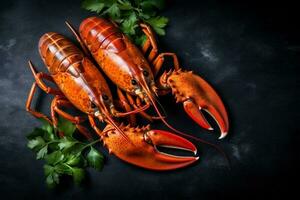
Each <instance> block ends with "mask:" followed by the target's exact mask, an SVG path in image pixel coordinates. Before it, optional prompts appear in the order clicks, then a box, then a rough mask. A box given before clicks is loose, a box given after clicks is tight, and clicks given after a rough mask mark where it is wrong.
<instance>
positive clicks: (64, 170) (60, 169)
mask: <svg viewBox="0 0 300 200" xmlns="http://www.w3.org/2000/svg"><path fill="white" fill-rule="evenodd" d="M54 168H55V171H56V172H57V173H59V174H67V175H70V176H72V175H73V169H72V167H70V166H68V165H67V164H65V163H61V164H58V165H56V166H55V167H54Z"/></svg>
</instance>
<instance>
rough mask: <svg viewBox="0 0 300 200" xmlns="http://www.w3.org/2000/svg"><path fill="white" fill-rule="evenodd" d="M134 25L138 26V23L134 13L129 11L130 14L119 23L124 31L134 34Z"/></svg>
mask: <svg viewBox="0 0 300 200" xmlns="http://www.w3.org/2000/svg"><path fill="white" fill-rule="evenodd" d="M136 27H138V25H137V17H136V14H135V13H131V15H130V16H129V17H128V18H127V19H125V20H124V21H123V23H122V25H121V29H122V30H123V31H124V33H125V34H129V35H134V34H135V29H136Z"/></svg>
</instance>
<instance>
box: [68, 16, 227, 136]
mask: <svg viewBox="0 0 300 200" xmlns="http://www.w3.org/2000/svg"><path fill="white" fill-rule="evenodd" d="M67 25H68V26H69V28H70V29H71V30H72V32H73V33H74V34H75V36H76V38H77V39H78V40H79V42H80V44H81V45H82V46H83V48H86V47H87V48H88V49H89V51H90V52H91V54H92V56H93V58H94V59H95V60H96V62H97V63H98V65H99V66H100V67H101V69H102V71H103V72H104V73H105V74H106V75H107V76H108V77H109V78H110V80H111V81H112V82H113V83H114V84H116V85H117V86H118V88H120V89H121V90H123V91H124V92H126V96H127V97H128V98H127V99H125V98H122V99H123V101H126V100H128V101H129V103H130V104H131V105H133V106H134V107H137V105H140V101H144V102H145V103H146V104H151V105H152V106H153V107H154V109H155V110H156V112H157V114H158V115H159V118H160V119H161V120H162V121H163V122H164V123H165V124H166V125H167V126H168V127H169V128H170V129H172V130H174V131H175V132H177V133H179V134H182V133H181V132H179V131H177V130H175V129H174V128H173V127H171V125H169V124H168V123H167V121H166V120H165V118H164V117H163V116H162V114H161V112H160V111H159V109H158V106H157V103H156V102H157V100H156V98H155V97H156V96H158V95H160V94H162V95H163V94H167V93H168V92H170V91H172V93H173V94H174V95H175V98H176V102H178V103H179V102H182V103H183V106H184V110H185V111H186V113H187V114H188V115H189V116H190V117H191V118H192V119H193V120H194V121H195V122H196V123H198V124H199V125H200V126H201V127H203V128H205V129H207V130H213V128H212V126H211V125H210V124H209V122H208V121H207V120H206V118H205V117H204V115H203V114H202V113H201V110H204V111H206V112H207V113H208V114H210V115H211V116H212V117H213V118H214V119H215V121H216V122H217V124H218V126H219V128H220V130H221V136H220V137H219V139H222V138H224V137H225V136H226V135H227V133H228V128H229V123H228V116H227V112H226V109H225V106H224V104H223V102H222V100H221V98H220V97H219V96H218V94H217V93H216V92H215V90H214V89H213V88H212V87H211V86H210V85H209V84H208V83H207V82H206V81H205V80H204V79H202V78H201V77H200V76H198V75H196V74H194V73H193V72H191V71H189V72H188V71H183V70H182V69H181V68H180V67H179V62H178V58H177V56H176V54H174V53H169V52H167V53H160V54H158V48H157V42H156V40H155V36H154V34H153V32H152V30H151V28H150V27H149V26H148V25H147V24H143V23H141V24H140V27H141V29H142V31H143V32H144V33H145V35H146V36H147V40H146V42H145V43H144V45H143V47H142V51H140V49H139V48H137V47H136V46H135V45H134V44H133V43H132V42H131V41H130V40H129V38H128V37H127V36H126V35H125V34H123V33H121V32H120V31H119V29H118V27H117V25H116V24H114V23H112V22H110V21H108V20H106V19H103V18H98V17H90V18H87V19H85V20H84V21H83V22H82V23H81V25H80V28H79V33H80V35H78V33H77V32H76V31H75V30H74V28H73V27H72V26H71V25H70V24H69V23H67ZM148 51H149V52H150V53H149V55H148V57H147V59H146V57H145V56H144V55H143V54H146V53H147V52H148ZM167 56H169V57H171V58H173V63H174V68H175V69H174V70H170V71H169V72H166V71H165V72H163V74H162V75H161V76H160V77H157V76H158V72H159V71H160V69H161V67H162V66H163V63H164V58H165V57H167ZM155 79H156V80H157V81H155ZM120 93H121V91H119V94H120ZM132 95H133V96H137V97H139V98H137V100H136V102H133V100H132ZM119 96H121V97H122V96H123V95H119ZM146 116H147V115H146ZM148 118H149V117H148ZM183 135H186V134H183Z"/></svg>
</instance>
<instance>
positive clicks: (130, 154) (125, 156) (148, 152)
mask: <svg viewBox="0 0 300 200" xmlns="http://www.w3.org/2000/svg"><path fill="white" fill-rule="evenodd" d="M120 128H121V129H122V130H123V131H124V133H125V134H126V135H127V136H128V138H129V139H130V141H131V143H129V142H128V141H126V140H125V139H124V138H123V137H122V136H121V135H120V134H119V133H118V132H117V131H116V130H115V129H112V127H110V125H108V126H107V127H106V128H105V130H104V132H106V131H107V130H109V131H108V132H107V133H106V135H105V136H104V137H103V142H104V144H105V146H106V147H107V148H108V149H109V152H110V153H113V154H115V155H116V156H117V157H118V158H120V159H121V160H123V161H126V162H128V163H131V164H133V165H137V166H140V167H143V168H146V169H150V170H160V171H162V170H173V169H178V168H182V167H185V166H187V165H190V164H192V163H194V162H195V161H197V160H198V159H199V157H195V156H175V155H171V154H167V153H163V152H160V151H159V150H158V149H157V147H158V146H162V147H165V148H175V149H181V150H186V151H191V152H193V153H194V155H196V153H197V149H196V147H195V146H194V145H193V144H192V143H191V142H189V141H188V140H186V139H184V138H182V137H180V136H177V135H174V134H172V133H169V132H167V131H162V130H150V126H145V127H142V128H133V127H130V126H126V127H125V126H121V127H120Z"/></svg>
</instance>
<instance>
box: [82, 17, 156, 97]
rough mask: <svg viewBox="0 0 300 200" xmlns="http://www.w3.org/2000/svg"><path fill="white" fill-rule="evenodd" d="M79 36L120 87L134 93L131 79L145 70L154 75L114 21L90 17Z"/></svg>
mask: <svg viewBox="0 0 300 200" xmlns="http://www.w3.org/2000/svg"><path fill="white" fill-rule="evenodd" d="M80 35H81V37H82V39H83V41H84V43H85V44H86V45H87V47H88V48H89V49H90V51H91V53H92V55H93V57H94V58H95V60H96V61H97V63H98V64H99V65H100V67H101V68H102V69H103V71H104V72H105V74H106V75H107V76H108V77H109V78H110V79H111V80H112V81H113V82H114V83H115V84H116V85H117V86H118V87H119V88H121V89H123V90H124V91H126V92H129V93H131V94H133V90H134V88H133V87H132V84H131V80H132V76H133V75H134V74H141V73H142V71H143V70H146V71H147V72H149V78H148V80H153V74H152V73H151V68H150V65H149V63H148V61H147V60H146V59H145V57H144V55H143V54H142V52H141V51H140V50H139V49H138V48H137V47H136V46H135V45H134V44H133V43H132V42H131V41H130V40H129V39H128V38H127V36H125V35H124V34H123V33H121V32H120V31H119V30H118V28H117V27H116V26H114V24H113V23H111V22H109V21H107V20H105V19H102V18H97V17H90V18H87V19H86V20H84V21H83V22H82V23H81V25H80Z"/></svg>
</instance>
